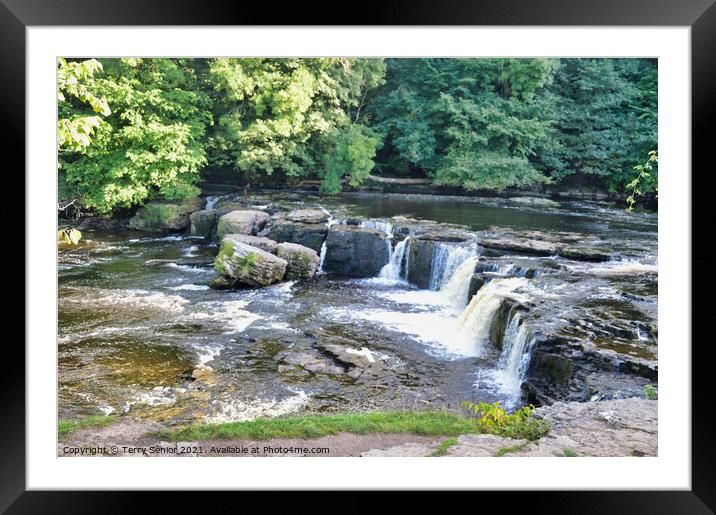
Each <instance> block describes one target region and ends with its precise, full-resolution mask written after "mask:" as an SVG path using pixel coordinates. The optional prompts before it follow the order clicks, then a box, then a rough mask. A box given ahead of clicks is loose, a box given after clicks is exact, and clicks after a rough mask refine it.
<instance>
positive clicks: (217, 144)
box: [208, 58, 384, 192]
mask: <svg viewBox="0 0 716 515" xmlns="http://www.w3.org/2000/svg"><path fill="white" fill-rule="evenodd" d="M383 71H384V65H382V60H372V59H368V60H357V59H336V58H315V59H314V58H311V59H253V58H244V59H214V60H212V61H211V62H210V64H209V71H208V80H209V82H210V83H211V85H212V88H213V90H214V98H215V105H216V107H217V109H216V117H217V129H216V130H215V131H214V133H213V134H212V136H211V138H210V141H209V148H210V159H211V164H212V165H214V166H228V165H231V166H233V167H234V168H235V169H236V170H237V171H239V172H240V173H241V174H242V175H243V177H244V182H245V184H246V185H249V184H250V183H251V182H252V181H254V180H255V179H257V178H259V177H261V176H268V175H272V174H273V173H274V172H276V171H278V172H280V173H282V174H283V175H284V176H285V177H286V178H288V179H291V178H297V177H303V176H307V175H308V174H310V173H311V172H313V171H314V170H317V171H318V174H319V175H320V176H322V177H325V178H326V182H327V183H330V186H327V187H326V188H324V189H325V190H327V191H331V192H335V191H338V190H340V178H341V175H342V174H343V173H348V174H350V179H349V180H350V181H351V182H352V183H353V184H358V183H359V182H360V181H361V180H362V177H363V176H364V175H366V174H367V173H368V171H370V169H371V168H372V161H371V158H372V156H373V155H374V150H375V146H376V145H377V140H376V139H375V138H374V137H373V136H372V135H371V133H370V131H369V130H368V129H367V128H365V127H363V126H361V125H359V124H358V119H359V116H360V109H361V108H362V105H363V103H364V102H365V98H366V95H367V93H368V91H369V90H370V89H371V88H373V87H375V86H376V85H378V84H379V83H380V81H381V77H382V73H383ZM351 109H355V110H356V115H355V120H354V121H353V122H352V121H351V117H350V111H351ZM352 145H355V149H353V148H350V147H351V146H352ZM323 156H328V157H327V158H326V159H325V166H331V167H333V166H335V167H339V168H330V169H326V168H324V169H321V164H322V163H324V159H323Z"/></svg>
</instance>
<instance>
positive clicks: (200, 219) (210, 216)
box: [189, 209, 219, 239]
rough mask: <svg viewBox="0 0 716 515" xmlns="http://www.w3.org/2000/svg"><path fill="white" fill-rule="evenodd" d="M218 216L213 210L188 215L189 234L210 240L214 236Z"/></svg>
mask: <svg viewBox="0 0 716 515" xmlns="http://www.w3.org/2000/svg"><path fill="white" fill-rule="evenodd" d="M218 219H219V214H218V213H217V212H216V211H215V210H213V209H201V210H199V211H194V212H193V213H192V214H191V215H189V220H190V228H189V234H191V235H192V236H203V237H204V238H207V239H211V238H213V237H214V235H215V234H216V223H217V221H218Z"/></svg>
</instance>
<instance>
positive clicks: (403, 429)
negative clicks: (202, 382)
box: [159, 411, 479, 441]
mask: <svg viewBox="0 0 716 515" xmlns="http://www.w3.org/2000/svg"><path fill="white" fill-rule="evenodd" d="M478 430H479V428H478V427H477V426H476V425H475V424H474V423H473V422H472V421H471V420H469V419H466V418H464V417H462V416H461V415H459V414H457V413H449V412H436V411H414V412H397V411H388V412H379V411H376V412H368V413H343V414H331V415H304V416H291V417H282V418H272V419H257V420H253V421H250V422H229V423H225V424H197V425H192V426H188V427H185V428H182V429H172V430H163V431H160V432H159V436H160V437H161V438H166V439H168V440H173V441H185V440H191V441H194V440H210V439H230V438H247V439H251V440H267V439H269V438H319V437H321V436H327V435H335V434H339V433H357V434H368V433H414V434H420V435H430V436H438V435H445V436H457V435H462V434H468V433H476V432H478Z"/></svg>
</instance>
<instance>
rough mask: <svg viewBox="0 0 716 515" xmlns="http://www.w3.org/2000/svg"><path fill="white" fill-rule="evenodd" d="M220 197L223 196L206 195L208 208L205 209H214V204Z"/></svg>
mask: <svg viewBox="0 0 716 515" xmlns="http://www.w3.org/2000/svg"><path fill="white" fill-rule="evenodd" d="M220 198H221V197H219V196H215V195H212V196H209V197H206V208H205V209H207V210H209V211H211V210H212V209H214V206H215V205H216V202H217V201H218V200H219V199H220Z"/></svg>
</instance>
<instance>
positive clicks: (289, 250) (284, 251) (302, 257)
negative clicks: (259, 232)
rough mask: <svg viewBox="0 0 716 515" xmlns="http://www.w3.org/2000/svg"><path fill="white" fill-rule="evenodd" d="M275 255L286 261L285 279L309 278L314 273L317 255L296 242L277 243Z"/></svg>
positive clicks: (316, 267)
mask: <svg viewBox="0 0 716 515" xmlns="http://www.w3.org/2000/svg"><path fill="white" fill-rule="evenodd" d="M264 239H267V238H264ZM269 241H271V240H269ZM276 255H277V256H278V257H280V258H283V259H285V260H286V262H287V263H288V266H287V267H286V276H285V279H286V280H287V281H292V280H295V279H310V278H311V277H313V276H314V275H316V270H318V262H319V257H318V254H317V253H316V251H315V250H313V249H309V248H308V247H304V246H303V245H299V244H298V243H286V242H284V243H279V244H278V245H277V251H276Z"/></svg>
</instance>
